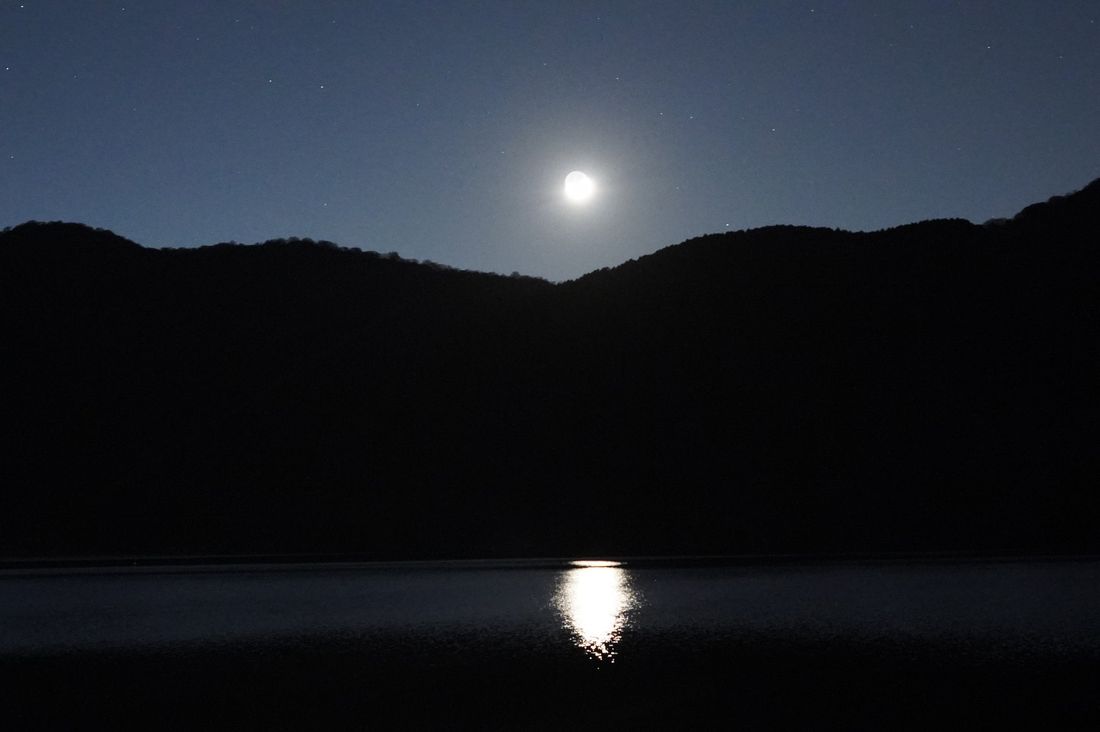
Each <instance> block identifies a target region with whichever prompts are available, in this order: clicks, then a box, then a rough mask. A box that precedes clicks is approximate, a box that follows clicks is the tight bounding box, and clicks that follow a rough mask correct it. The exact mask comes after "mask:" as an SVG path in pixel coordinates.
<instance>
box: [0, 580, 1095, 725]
mask: <svg viewBox="0 0 1100 732" xmlns="http://www.w3.org/2000/svg"><path fill="white" fill-rule="evenodd" d="M0 682H2V689H3V692H0V693H3V694H4V696H6V697H7V698H6V699H5V700H4V703H3V706H2V708H3V709H4V715H5V717H6V718H7V719H8V721H9V722H10V723H12V724H14V727H9V728H51V727H59V726H70V725H72V724H78V723H79V724H88V723H91V722H92V721H102V722H107V721H118V722H123V721H128V722H133V721H140V722H144V723H147V724H152V725H154V726H165V725H179V726H200V725H203V726H207V725H211V724H213V725H215V726H233V727H238V728H239V727H241V726H253V727H257V728H265V729H270V728H273V727H285V728H294V727H302V726H316V725H322V726H326V727H345V726H347V727H363V726H372V725H373V726H384V727H392V728H424V727H437V728H438V727H450V728H455V727H480V728H487V727H489V728H540V729H559V728H568V729H576V728H590V729H638V728H669V727H683V726H691V727H699V726H711V725H714V726H723V727H725V726H730V725H736V724H752V725H754V726H757V727H760V726H764V727H769V726H778V727H785V728H791V727H802V728H815V729H820V728H822V727H828V726H834V725H839V726H843V727H846V728H865V729H883V728H900V727H927V726H930V725H931V726H937V727H943V726H961V725H965V724H975V723H978V724H982V725H992V724H995V723H1012V724H1018V723H1021V722H1022V721H1024V720H1025V719H1026V720H1028V721H1031V722H1041V723H1043V724H1046V725H1047V726H1055V727H1064V728H1069V727H1089V726H1095V724H1096V723H1097V722H1100V701H1098V700H1097V697H1098V696H1100V694H1098V693H1097V692H1098V691H1100V686H1098V682H1100V561H1096V560H1093V559H1078V560H1065V559H1061V560H1027V561H1024V560H1015V561H1008V560H1004V561H988V560H987V561H976V560H969V561H961V560H953V561H948V560H942V561H933V560H927V561H913V560H909V561H835V562H816V563H796V562H789V561H788V562H763V563H751V562H733V561H716V560H711V561H690V560H634V561H622V562H611V561H605V562H601V561H586V562H566V561H561V560H545V561H530V562H527V561H515V562H445V563H394V564H323V565H271V566H266V565H264V566H250V565H222V566H206V567H194V566H175V567H140V568H111V567H99V568H83V569H32V570H27V569H23V570H5V571H3V572H0Z"/></svg>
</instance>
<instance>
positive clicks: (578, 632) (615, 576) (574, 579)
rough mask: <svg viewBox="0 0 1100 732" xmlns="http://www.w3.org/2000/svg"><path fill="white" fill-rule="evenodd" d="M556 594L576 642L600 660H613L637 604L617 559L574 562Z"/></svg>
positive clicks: (635, 596)
mask: <svg viewBox="0 0 1100 732" xmlns="http://www.w3.org/2000/svg"><path fill="white" fill-rule="evenodd" d="M572 564H573V568H571V569H567V570H565V572H563V573H562V576H561V578H560V579H559V581H558V587H557V591H556V592H555V593H554V605H555V606H556V607H557V609H558V612H560V613H561V616H562V622H563V624H564V625H565V627H566V628H568V629H569V631H570V632H571V633H572V635H573V642H574V643H576V644H577V646H578V647H579V648H581V649H583V650H584V652H585V653H587V654H588V655H589V656H591V657H592V658H594V659H596V660H597V661H614V660H615V645H616V644H617V643H618V642H619V639H620V638H621V637H622V633H623V629H624V628H625V627H626V625H627V624H628V622H629V614H630V611H631V610H632V609H633V608H635V607H636V606H637V604H638V596H637V593H635V591H634V589H633V588H632V587H631V582H630V576H629V574H628V573H627V571H626V570H625V569H622V568H621V567H619V566H618V563H617V562H594V561H591V562H586V561H578V562H573V563H572Z"/></svg>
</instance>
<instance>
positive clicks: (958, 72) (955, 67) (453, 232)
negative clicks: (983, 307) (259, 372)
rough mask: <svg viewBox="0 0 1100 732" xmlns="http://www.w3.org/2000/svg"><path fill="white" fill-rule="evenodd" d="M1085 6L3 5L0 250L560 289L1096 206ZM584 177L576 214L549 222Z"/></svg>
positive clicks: (1095, 112) (267, 0)
mask: <svg viewBox="0 0 1100 732" xmlns="http://www.w3.org/2000/svg"><path fill="white" fill-rule="evenodd" d="M1098 125H1100V2H1097V1H1096V0H1087V1H1080V2H1068V1H1067V2H1059V1H1057V0H1038V1H1036V2H1022V1H1014V2H1013V1H1008V0H1003V1H1000V2H992V1H990V2H978V1H975V2H938V1H935V0H920V1H918V2H889V3H886V2H812V1H809V2H774V1H773V2H732V1H731V2H723V3H717V2H714V3H690V2H577V3H572V2H562V1H560V0H547V1H545V2H515V1H510V2H460V1H459V0H452V1H446V2H432V3H418V2H359V1H354V2H353V1H351V0H348V1H347V2H335V1H331V0H330V1H327V2H326V1H324V0H312V1H309V2H307V1H306V0H302V1H301V2H292V1H290V0H253V1H242V0H217V1H216V2H214V1H202V0H187V1H186V2H167V1H164V0H155V1H151V2H150V1H142V0H135V1H134V2H125V1H123V2H99V1H97V0H68V1H66V0H40V1H36V0H22V1H21V2H20V1H14V0H3V1H2V2H0V225H13V224H16V223H19V222H22V221H24V220H27V219H39V220H54V219H62V220H69V221H82V222H85V223H89V224H92V225H95V226H102V227H106V228H109V229H112V230H114V231H116V232H118V233H120V234H122V235H124V236H127V237H130V238H132V239H135V240H137V241H139V242H141V243H144V244H147V245H156V246H181V245H194V244H208V243H214V242H217V241H224V240H230V239H233V240H237V241H242V242H252V241H258V240H262V239H267V238H272V237H280V236H295V235H296V236H308V237H313V238H318V239H321V238H324V239H331V240H333V241H336V242H338V243H340V244H344V245H348V246H358V247H362V248H364V249H374V250H378V251H391V250H396V251H398V252H399V253H400V254H402V255H403V256H406V257H413V258H417V259H432V260H435V261H438V262H443V263H446V264H451V265H454V266H458V267H463V268H472V269H481V270H490V271H498V272H510V271H512V270H519V271H520V272H523V273H526V274H533V275H539V276H544V277H548V278H551V279H562V278H568V277H573V276H577V275H579V274H582V273H584V272H586V271H589V270H591V269H595V268H598V267H601V266H608V265H615V264H618V263H620V262H622V261H624V260H626V259H629V258H631V257H636V256H639V255H642V254H646V253H649V252H651V251H654V250H655V249H658V248H660V247H663V246H666V245H669V244H674V243H677V242H679V241H682V240H683V239H686V238H688V237H690V236H694V235H697V234H702V233H706V232H714V231H724V230H733V229H743V228H751V227H756V226H762V225H766V224H774V223H793V224H810V225H822V226H838V227H844V228H849V229H876V228H882V227H886V226H892V225H897V224H902V223H908V222H911V221H916V220H920V219H926V218H938V217H952V216H961V217H965V218H969V219H971V220H976V221H981V220H985V219H987V218H991V217H996V216H1004V215H1010V214H1012V213H1014V212H1016V210H1018V209H1019V208H1021V207H1022V206H1024V205H1026V204H1028V203H1031V202H1034V201H1036V200H1040V199H1045V198H1047V197H1048V196H1050V195H1053V194H1057V193H1065V192H1068V191H1070V190H1074V189H1076V188H1080V187H1081V186H1083V185H1084V184H1086V183H1087V182H1089V181H1090V180H1092V179H1093V178H1095V177H1097V176H1100V133H1098V129H1100V127H1098ZM573 169H581V170H584V171H586V172H588V173H589V174H590V175H591V176H592V177H593V178H594V179H595V180H596V182H597V185H598V186H599V193H598V196H597V198H596V199H595V200H593V201H592V202H591V203H589V204H588V205H587V206H583V207H577V206H572V205H569V204H567V203H566V202H565V201H564V199H563V197H562V195H561V183H562V180H563V179H564V177H565V175H566V173H568V172H569V171H570V170H573Z"/></svg>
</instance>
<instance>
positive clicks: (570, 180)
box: [565, 170, 596, 203]
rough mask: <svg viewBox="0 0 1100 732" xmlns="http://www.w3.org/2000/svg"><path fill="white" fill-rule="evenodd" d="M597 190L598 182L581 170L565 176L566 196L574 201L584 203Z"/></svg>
mask: <svg viewBox="0 0 1100 732" xmlns="http://www.w3.org/2000/svg"><path fill="white" fill-rule="evenodd" d="M595 192H596V184H595V183H593V182H592V179H591V178H589V177H588V176H587V175H585V174H584V173H582V172H581V171H579V170H574V171H573V172H572V173H570V174H569V175H567V176H565V197H566V198H568V199H569V200H570V201H572V202H573V203H584V202H585V201H587V200H588V199H590V198H592V194H594V193H595Z"/></svg>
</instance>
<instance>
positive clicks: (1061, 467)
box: [0, 183, 1100, 557]
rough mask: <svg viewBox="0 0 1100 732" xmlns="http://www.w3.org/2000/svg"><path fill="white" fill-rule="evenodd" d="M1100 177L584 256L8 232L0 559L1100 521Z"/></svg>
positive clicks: (1043, 529)
mask: <svg viewBox="0 0 1100 732" xmlns="http://www.w3.org/2000/svg"><path fill="white" fill-rule="evenodd" d="M1098 198H1100V184H1098V183H1093V184H1092V185H1090V186H1089V187H1087V188H1086V189H1084V190H1083V191H1080V192H1078V193H1076V194H1073V195H1070V196H1065V197H1060V198H1056V199H1052V200H1051V201H1050V202H1047V203H1045V204H1037V205H1035V206H1031V207H1028V208H1027V209H1025V210H1024V211H1022V212H1021V213H1020V214H1019V215H1018V216H1016V217H1015V218H1014V219H1011V220H1009V221H1006V222H1002V223H997V224H992V223H991V224H989V225H986V226H976V225H973V224H970V223H968V222H965V221H930V222H923V223H919V224H913V225H909V226H902V227H898V228H895V229H890V230H886V231H881V232H875V233H848V232H842V231H833V230H825V229H809V228H798V227H770V228H766V229H758V230H753V231H746V232H738V233H734V234H725V235H715V236H707V237H702V238H699V239H693V240H691V241H688V242H685V243H683V244H680V245H677V246H674V247H669V248H667V249H663V250H661V251H659V252H656V253H655V254H653V255H650V256H647V257H642V258H640V259H638V260H634V261H631V262H628V263H626V264H623V265H622V266H620V267H616V268H614V269H609V270H600V271H598V272H594V273H592V274H589V275H587V276H585V277H582V278H580V279H579V280H575V281H572V282H568V283H563V284H561V285H551V284H549V283H546V282H544V281H541V280H534V279H530V278H508V277H500V276H496V275H486V274H479V273H472V272H463V271H456V270H450V269H446V268H441V267H438V266H434V265H430V264H418V263H414V262H408V261H403V260H399V259H397V258H388V257H384V256H380V255H376V254H373V253H364V252H359V251H356V250H346V249H341V248H338V247H336V246H334V245H331V244H327V243H314V242H309V241H282V242H269V243H267V244H263V245H258V246H239V245H218V246H213V247H203V248H199V249H188V250H152V249H144V248H141V247H139V246H138V245H136V244H133V243H132V242H128V241H126V240H124V239H121V238H119V237H115V236H114V235H112V234H110V233H109V232H102V231H96V230H92V229H88V228H86V227H80V226H76V225H71V224H33V223H32V224H25V225H22V226H19V227H15V228H13V229H11V230H8V231H6V232H4V233H3V234H2V235H0V293H2V294H0V306H2V307H0V343H3V348H4V357H3V366H2V367H0V368H2V375H3V379H4V383H5V395H6V396H5V402H6V405H5V409H4V410H3V414H2V415H0V437H2V438H3V445H4V455H5V458H4V460H3V464H2V467H0V471H3V475H0V480H2V483H3V486H4V488H3V497H2V505H0V522H2V526H0V553H2V554H4V555H8V556H12V555H41V554H95V553H127V554H130V553H172V552H188V553H212V552H237V551H247V552H296V551H342V552H360V553H364V554H368V555H372V556H387V557H397V556H402V557H411V556H489V555H496V556H507V555H540V554H541V555H546V554H584V553H615V554H633V553H641V554H660V553H694V552H721V553H731V552H751V551H769V552H787V551H811V552H813V551H829V552H832V551H884V550H885V551H890V550H900V551H920V550H970V551H1025V550H1026V551H1062V550H1073V551H1082V550H1089V551H1096V550H1100V543H1098V542H1097V540H1096V538H1095V532H1094V531H1093V529H1092V527H1093V526H1094V525H1095V522H1096V521H1097V520H1098V519H1100V499H1098V498H1097V497H1096V496H1095V495H1094V485H1095V484H1096V483H1097V477H1098V475H1100V470H1098V469H1100V465H1098V451H1097V450H1096V449H1095V445H1096V444H1100V440H1098V438H1100V394H1098V386H1097V379H1096V373H1098V372H1100V369H1098V368H1097V356H1098V353H1097V334H1098V327H1097V326H1098V325H1100V322H1098V318H1100V302H1098V298H1097V288H1096V282H1097V276H1098V274H1100V255H1098V254H1097V249H1096V242H1097V241H1100V231H1098V229H1100V227H1098V225H1097V223H1096V219H1095V216H1094V212H1096V211H1100V200H1097V199H1098Z"/></svg>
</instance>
